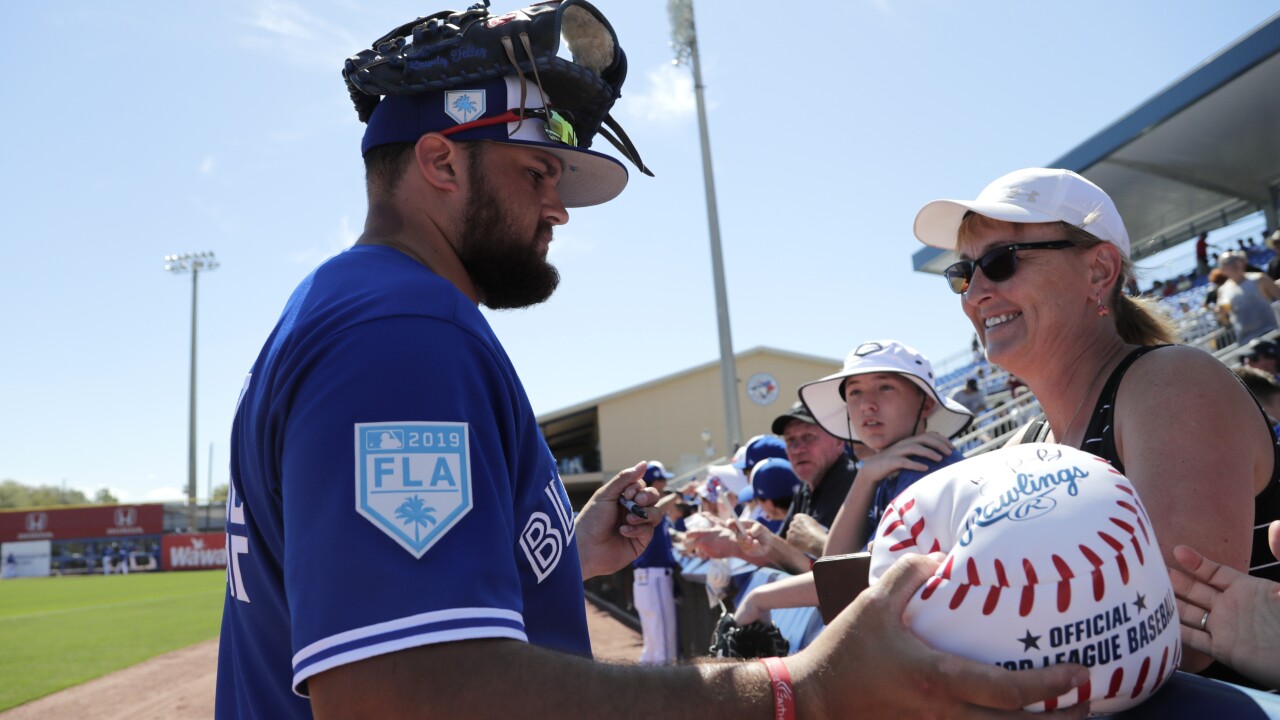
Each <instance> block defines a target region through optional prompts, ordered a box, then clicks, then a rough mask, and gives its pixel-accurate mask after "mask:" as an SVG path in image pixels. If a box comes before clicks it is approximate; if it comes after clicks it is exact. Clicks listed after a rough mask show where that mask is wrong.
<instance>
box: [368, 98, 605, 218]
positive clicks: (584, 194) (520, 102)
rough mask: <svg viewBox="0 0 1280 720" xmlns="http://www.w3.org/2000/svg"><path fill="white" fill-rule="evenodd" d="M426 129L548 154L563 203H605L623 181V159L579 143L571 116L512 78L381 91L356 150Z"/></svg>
mask: <svg viewBox="0 0 1280 720" xmlns="http://www.w3.org/2000/svg"><path fill="white" fill-rule="evenodd" d="M431 132H437V133H440V134H442V135H445V136H447V137H448V138H449V139H451V140H458V141H467V140H490V141H492V142H499V143H503V144H506V145H523V146H527V147H536V148H539V149H541V150H545V151H546V152H548V153H551V154H552V155H554V156H556V158H557V159H559V160H560V164H561V166H562V170H561V173H562V174H561V176H560V184H559V185H558V186H557V189H558V191H559V193H560V201H561V202H563V203H564V206H565V207H585V206H588V205H599V204H600V203H604V202H608V201H609V200H612V199H613V198H615V197H617V196H618V193H621V192H622V189H623V188H624V187H626V186H627V169H626V168H625V167H623V165H622V163H621V162H619V161H618V160H615V159H614V158H612V157H609V156H608V155H605V154H603V153H598V152H594V151H591V150H587V149H585V148H580V147H577V146H576V145H577V137H576V133H575V132H574V130H573V119H572V118H571V117H569V116H568V115H567V113H563V112H560V111H558V110H557V109H556V107H555V104H554V103H552V102H550V101H549V100H547V101H545V102H544V98H543V95H542V92H541V91H540V90H539V89H538V86H537V84H535V83H533V82H529V81H528V80H522V79H521V78H520V77H518V76H510V75H509V76H504V77H499V78H491V79H488V80H477V81H476V82H475V86H474V87H463V88H458V89H454V90H439V91H435V92H426V93H418V94H415V95H387V96H386V97H384V98H382V100H381V101H380V102H379V103H378V105H377V107H375V108H374V109H373V113H372V114H371V115H370V116H369V122H368V124H367V126H366V127H365V131H364V139H363V140H362V141H361V142H360V152H361V154H362V155H363V154H367V153H368V152H369V151H370V150H371V149H373V148H375V147H378V146H379V145H387V144H390V143H402V142H417V141H418V138H420V137H422V136H423V135H426V134H427V133H431Z"/></svg>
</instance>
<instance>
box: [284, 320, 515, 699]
mask: <svg viewBox="0 0 1280 720" xmlns="http://www.w3.org/2000/svg"><path fill="white" fill-rule="evenodd" d="M297 372H299V373H303V377H302V378H301V379H300V380H299V381H298V382H297V383H296V384H295V385H294V386H293V387H294V389H293V392H292V396H291V397H289V398H287V399H284V400H282V401H281V402H280V403H279V404H280V410H279V411H278V413H279V415H280V417H279V419H278V421H279V422H280V423H281V424H282V427H281V429H280V430H281V431H280V433H279V434H278V435H277V437H280V438H282V440H281V442H280V445H281V446H280V447H279V448H278V450H277V451H278V453H279V456H280V460H281V468H282V474H281V476H282V481H281V489H280V491H281V493H282V495H283V497H282V499H281V500H282V504H283V507H284V517H285V538H286V542H285V547H286V548H287V549H288V550H287V552H286V555H285V559H284V564H285V567H284V577H285V588H286V594H287V598H288V604H289V614H290V616H291V617H292V619H293V626H292V645H293V651H294V656H293V673H294V675H293V685H294V688H295V690H297V691H299V692H301V693H303V694H305V692H306V687H305V683H306V679H307V678H308V677H310V676H312V675H314V674H316V673H318V672H322V671H324V670H326V669H329V668H332V667H336V666H339V665H342V664H346V663H350V662H355V661H358V660H361V659H365V658H369V657H373V656H376V655H380V654H383V653H388V652H394V651H397V650H402V649H405V648H410V647H416V646H421V645H427V644H432V643H439V642H449V641H456V640H468V639H478V638H511V639H516V640H527V636H526V633H525V627H524V618H523V616H522V607H521V594H520V591H519V586H520V584H519V580H518V577H517V574H518V570H517V568H516V567H515V558H514V556H513V552H512V549H513V547H515V538H514V532H515V531H514V530H513V522H512V512H513V510H512V508H513V497H512V495H513V488H514V482H513V473H514V472H515V466H514V463H513V462H512V461H511V460H509V458H511V457H512V454H513V453H512V452H511V446H512V443H514V442H515V441H516V440H515V431H514V429H513V427H512V419H511V413H510V412H509V408H510V406H511V403H512V393H513V392H514V391H515V388H513V386H512V382H511V380H512V379H511V378H510V377H509V376H508V375H507V374H506V373H504V372H503V370H502V364H501V363H500V362H499V360H498V358H497V357H496V356H495V354H494V351H493V349H492V348H491V347H490V346H489V345H488V344H486V343H485V342H484V340H483V339H482V338H480V337H477V336H476V335H475V334H474V333H473V332H471V331H469V330H467V329H465V328H461V327H458V326H457V325H454V324H452V323H450V322H448V321H444V320H438V319H431V318H416V317H398V318H387V319H380V320H377V321H373V322H368V323H363V324H361V325H358V326H356V327H355V328H352V329H348V330H346V331H344V332H342V333H339V334H338V335H336V336H335V337H334V338H332V339H331V340H330V341H329V342H327V343H326V344H325V346H324V347H322V348H320V349H319V350H317V352H316V356H315V357H313V358H309V359H307V362H306V363H302V364H300V365H299V369H298V370H297Z"/></svg>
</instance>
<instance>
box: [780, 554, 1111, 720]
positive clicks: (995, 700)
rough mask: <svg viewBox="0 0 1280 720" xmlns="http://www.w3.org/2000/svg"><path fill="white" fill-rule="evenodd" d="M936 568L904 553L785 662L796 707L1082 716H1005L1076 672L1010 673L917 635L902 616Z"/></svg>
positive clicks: (1070, 712)
mask: <svg viewBox="0 0 1280 720" xmlns="http://www.w3.org/2000/svg"><path fill="white" fill-rule="evenodd" d="M937 567H938V559H937V557H936V556H934V557H929V556H925V555H907V556H904V557H903V558H901V559H900V560H898V562H896V563H895V564H894V565H893V566H892V567H891V568H890V569H889V571H888V572H886V573H885V574H884V576H882V577H881V578H880V581H879V582H878V583H876V584H875V585H873V586H871V587H870V588H869V589H867V590H865V591H864V592H862V594H860V595H859V596H858V598H857V599H856V600H854V601H853V603H851V604H850V605H849V607H847V608H845V609H844V610H843V611H841V613H840V615H839V616H837V617H836V619H835V620H834V621H833V622H832V623H831V625H829V626H827V629H826V630H823V631H822V634H820V635H819V636H818V637H817V639H816V640H814V642H813V644H812V645H810V646H809V647H807V648H805V649H804V650H802V651H800V652H799V653H798V654H796V655H793V656H791V657H789V658H787V659H786V663H787V666H788V668H789V669H790V671H791V676H792V678H793V679H794V680H795V688H796V706H797V707H803V708H814V709H813V710H812V711H811V712H812V713H813V714H814V715H815V716H819V717H885V718H890V717H913V718H914V717H929V718H989V717H1026V718H1033V717H1034V718H1041V719H1042V720H1044V719H1047V718H1083V717H1084V716H1085V713H1086V712H1087V707H1085V706H1084V705H1083V704H1081V705H1076V706H1073V707H1071V708H1068V709H1066V710H1062V711H1057V712H1053V713H1044V714H1039V715H1034V714H1031V713H1020V712H1012V711H1017V710H1019V709H1020V708H1023V707H1025V706H1027V705H1031V704H1032V703H1036V702H1039V701H1042V700H1047V699H1050V698H1055V697H1057V696H1059V695H1061V694H1063V693H1065V692H1067V691H1069V690H1071V689H1073V688H1075V687H1079V686H1080V685H1083V684H1084V683H1086V682H1088V680H1089V672H1088V670H1086V669H1085V668H1084V667H1083V666H1080V665H1069V664H1063V665H1053V666H1051V667H1047V668H1040V669H1036V670H1022V671H1018V672H1011V671H1009V670H1005V669H1004V668H1001V667H997V666H996V665H992V664H988V663H983V662H979V661H977V660H970V659H967V658H962V657H959V656H957V655H950V654H947V653H944V652H940V651H938V650H934V649H933V648H930V647H929V646H928V645H926V644H925V643H924V642H923V641H922V640H920V638H918V637H916V635H915V633H913V632H912V631H911V630H910V629H909V628H908V627H907V625H906V623H905V622H904V621H903V618H902V614H903V611H904V610H905V609H906V607H907V601H908V600H910V599H911V597H912V596H913V595H914V594H915V593H916V591H917V590H919V588H920V586H921V585H922V584H924V582H925V581H926V580H927V579H928V578H929V577H930V576H931V575H932V574H933V573H934V571H935V570H936V569H937ZM833 678H847V680H843V681H839V682H832V679H833ZM992 709H996V710H1007V711H1011V712H1008V713H999V712H994V711H993V710H992Z"/></svg>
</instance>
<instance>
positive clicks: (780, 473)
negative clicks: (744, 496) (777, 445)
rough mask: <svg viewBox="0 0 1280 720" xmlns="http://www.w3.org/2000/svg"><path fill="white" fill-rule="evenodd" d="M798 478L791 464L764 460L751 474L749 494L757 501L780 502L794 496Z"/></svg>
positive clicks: (798, 485)
mask: <svg viewBox="0 0 1280 720" xmlns="http://www.w3.org/2000/svg"><path fill="white" fill-rule="evenodd" d="M798 487H800V478H798V477H796V474H795V471H793V470H792V469H791V463H790V462H788V461H786V460H783V459H781V458H766V459H765V460H763V461H761V462H760V464H759V465H757V466H756V468H755V470H754V471H753V472H752V473H751V493H752V496H753V497H755V498H756V499H757V500H780V499H782V498H787V497H791V496H792V495H795V494H796V488H798Z"/></svg>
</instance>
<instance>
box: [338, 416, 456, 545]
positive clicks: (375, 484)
mask: <svg viewBox="0 0 1280 720" xmlns="http://www.w3.org/2000/svg"><path fill="white" fill-rule="evenodd" d="M355 428H356V512H358V513H360V514H361V515H363V516H364V517H365V518H366V519H367V520H369V522H371V523H373V524H374V526H375V527H377V528H378V529H379V530H381V531H382V532H384V533H386V534H387V535H388V536H389V537H390V538H391V539H393V540H395V541H396V542H397V543H399V544H400V546H401V547H403V548H404V549H405V550H408V551H409V552H410V553H411V554H412V555H413V556H414V557H418V558H420V557H422V555H423V553H425V552H426V551H427V550H428V549H430V548H431V546H432V545H434V544H435V543H436V541H438V540H439V539H440V538H442V537H444V535H445V533H447V532H449V529H450V528H452V527H453V526H454V525H456V524H457V523H458V521H459V520H461V519H462V517H463V516H464V515H466V514H467V513H468V512H469V511H470V510H471V503H472V499H471V461H470V460H471V458H470V453H469V450H468V447H469V446H468V438H467V430H468V425H467V423H442V422H380V423H356V426H355Z"/></svg>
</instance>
